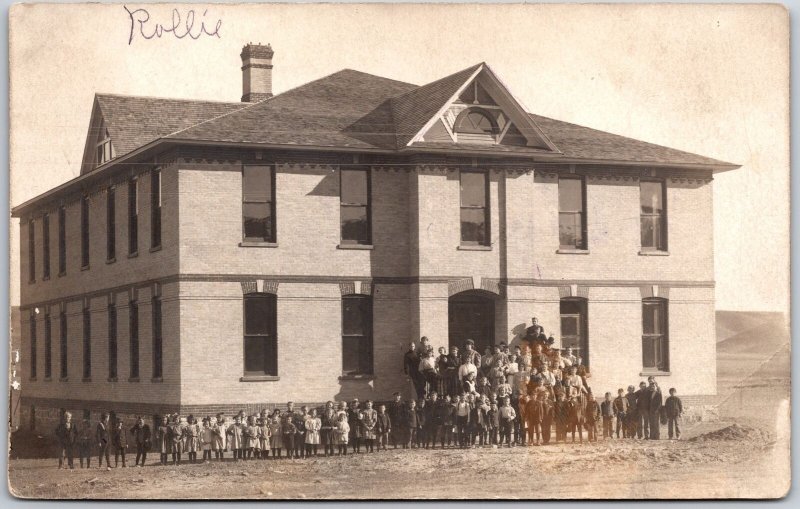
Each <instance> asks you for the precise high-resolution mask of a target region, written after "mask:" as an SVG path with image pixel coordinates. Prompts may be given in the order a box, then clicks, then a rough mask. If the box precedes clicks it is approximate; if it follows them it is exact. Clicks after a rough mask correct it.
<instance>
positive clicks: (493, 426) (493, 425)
mask: <svg viewBox="0 0 800 509" xmlns="http://www.w3.org/2000/svg"><path fill="white" fill-rule="evenodd" d="M486 422H487V425H488V432H489V442H490V443H491V444H492V445H495V444H497V433H498V431H499V429H500V409H499V408H498V406H497V402H496V401H495V402H493V403H492V406H491V407H490V409H489V412H488V413H487V421H486Z"/></svg>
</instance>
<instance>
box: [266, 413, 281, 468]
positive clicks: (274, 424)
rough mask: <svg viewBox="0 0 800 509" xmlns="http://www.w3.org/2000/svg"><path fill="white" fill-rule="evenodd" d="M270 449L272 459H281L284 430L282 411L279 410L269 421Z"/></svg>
mask: <svg viewBox="0 0 800 509" xmlns="http://www.w3.org/2000/svg"><path fill="white" fill-rule="evenodd" d="M269 447H270V449H272V458H273V459H275V458H276V457H277V458H278V459H280V458H281V450H282V449H283V430H281V411H280V410H278V409H277V408H276V409H275V410H274V411H273V412H272V418H270V420H269Z"/></svg>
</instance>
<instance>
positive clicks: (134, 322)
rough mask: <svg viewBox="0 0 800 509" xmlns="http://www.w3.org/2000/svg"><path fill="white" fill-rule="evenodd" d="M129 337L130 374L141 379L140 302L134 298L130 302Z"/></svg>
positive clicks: (133, 377) (131, 376) (134, 378)
mask: <svg viewBox="0 0 800 509" xmlns="http://www.w3.org/2000/svg"><path fill="white" fill-rule="evenodd" d="M128 338H129V341H130V345H129V346H130V358H129V359H128V360H129V366H128V368H129V369H128V371H129V373H128V374H129V376H130V378H131V379H133V380H138V379H139V303H138V302H136V301H135V300H132V301H131V302H130V303H129V304H128Z"/></svg>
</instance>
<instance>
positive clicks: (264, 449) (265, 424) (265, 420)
mask: <svg viewBox="0 0 800 509" xmlns="http://www.w3.org/2000/svg"><path fill="white" fill-rule="evenodd" d="M256 424H257V425H258V444H259V448H260V449H261V459H264V460H265V459H267V458H268V457H269V445H270V443H269V439H270V430H269V417H267V411H266V410H264V411H262V412H261V418H260V419H259V420H258V422H257V423H256Z"/></svg>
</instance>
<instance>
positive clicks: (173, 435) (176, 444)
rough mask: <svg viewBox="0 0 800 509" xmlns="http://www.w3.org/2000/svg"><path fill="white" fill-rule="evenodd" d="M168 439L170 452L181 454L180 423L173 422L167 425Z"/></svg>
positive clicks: (181, 432)
mask: <svg viewBox="0 0 800 509" xmlns="http://www.w3.org/2000/svg"><path fill="white" fill-rule="evenodd" d="M169 439H170V446H171V447H170V451H169V452H171V453H172V454H181V453H182V452H183V427H182V426H181V425H180V423H177V422H176V423H173V424H170V425H169Z"/></svg>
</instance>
